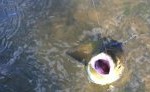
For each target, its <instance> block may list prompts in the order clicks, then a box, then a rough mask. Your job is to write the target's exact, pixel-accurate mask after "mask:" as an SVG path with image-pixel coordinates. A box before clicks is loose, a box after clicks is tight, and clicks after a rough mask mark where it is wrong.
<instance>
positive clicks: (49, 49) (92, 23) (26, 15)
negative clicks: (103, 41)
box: [0, 0, 150, 92]
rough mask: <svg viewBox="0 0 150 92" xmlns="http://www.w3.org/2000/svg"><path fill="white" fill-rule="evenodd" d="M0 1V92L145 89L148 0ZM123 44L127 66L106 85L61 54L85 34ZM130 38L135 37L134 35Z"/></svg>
mask: <svg viewBox="0 0 150 92" xmlns="http://www.w3.org/2000/svg"><path fill="white" fill-rule="evenodd" d="M93 1H94V3H95V7H94V6H93V2H92V0H0V92H106V91H108V92H149V91H150V81H149V80H150V68H149V65H150V62H149V60H150V56H149V55H150V1H149V0H132V1H131V0H122V1H121V0H93ZM94 33H95V34H96V33H101V34H102V36H110V37H111V38H113V39H115V40H118V41H122V42H123V41H126V40H127V39H129V38H132V37H133V39H131V40H129V41H128V42H127V43H126V45H124V52H125V59H126V64H127V67H128V71H127V72H128V73H127V75H126V76H127V77H125V79H124V80H123V82H121V84H119V85H117V84H116V86H114V88H113V87H112V88H111V89H109V87H108V86H99V85H95V84H92V83H89V81H88V79H87V77H86V74H85V71H84V69H83V66H82V65H80V64H79V63H78V62H76V61H75V60H72V59H70V58H69V57H67V56H66V55H65V51H67V50H68V49H70V48H71V47H74V46H75V45H79V44H81V41H82V39H84V38H85V37H86V35H87V34H94ZM134 36H135V37H134Z"/></svg>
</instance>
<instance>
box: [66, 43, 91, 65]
mask: <svg viewBox="0 0 150 92" xmlns="http://www.w3.org/2000/svg"><path fill="white" fill-rule="evenodd" d="M92 52H93V45H92V44H90V43H86V44H82V45H79V46H77V47H75V48H73V49H71V50H69V51H67V52H66V53H67V54H68V55H69V56H71V57H72V58H74V59H75V60H77V61H78V62H80V63H82V64H84V65H87V64H88V61H89V60H90V58H91V57H92Z"/></svg>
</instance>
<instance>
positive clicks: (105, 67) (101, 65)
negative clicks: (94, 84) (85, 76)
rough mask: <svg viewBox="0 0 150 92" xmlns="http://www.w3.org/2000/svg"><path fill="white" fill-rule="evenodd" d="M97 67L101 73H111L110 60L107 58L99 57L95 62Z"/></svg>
mask: <svg viewBox="0 0 150 92" xmlns="http://www.w3.org/2000/svg"><path fill="white" fill-rule="evenodd" d="M95 69H96V71H97V72H99V73H100V74H109V71H110V65H109V62H108V61H107V60H103V59H98V60H97V61H96V62H95Z"/></svg>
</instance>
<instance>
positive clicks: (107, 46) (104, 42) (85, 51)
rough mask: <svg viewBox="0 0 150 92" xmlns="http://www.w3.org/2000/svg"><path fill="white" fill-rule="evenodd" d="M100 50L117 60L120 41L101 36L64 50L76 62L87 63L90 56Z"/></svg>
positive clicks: (119, 53) (120, 48) (120, 45)
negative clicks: (95, 39)
mask: <svg viewBox="0 0 150 92" xmlns="http://www.w3.org/2000/svg"><path fill="white" fill-rule="evenodd" d="M101 52H105V53H107V54H109V55H110V56H111V57H112V58H113V59H114V61H117V59H116V57H117V58H118V57H119V56H120V55H121V53H122V52H123V50H122V43H121V42H118V41H116V40H113V39H110V38H105V37H104V38H101V39H99V40H97V41H90V42H86V43H83V44H81V45H79V46H76V47H74V48H73V49H70V50H68V51H67V52H66V54H68V55H69V56H70V57H72V58H74V59H75V60H77V61H78V62H80V63H82V64H84V65H87V64H88V62H89V61H90V59H91V57H92V56H94V55H97V54H99V53H101Z"/></svg>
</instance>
